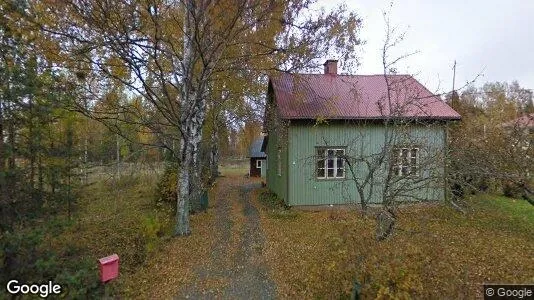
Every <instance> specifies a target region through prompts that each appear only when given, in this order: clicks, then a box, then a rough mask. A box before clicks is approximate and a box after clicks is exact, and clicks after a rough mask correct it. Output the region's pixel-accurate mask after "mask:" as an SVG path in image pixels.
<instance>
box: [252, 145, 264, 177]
mask: <svg viewBox="0 0 534 300" xmlns="http://www.w3.org/2000/svg"><path fill="white" fill-rule="evenodd" d="M262 144H263V137H260V138H258V139H256V140H254V141H253V142H252V145H250V149H249V157H250V171H249V175H250V177H260V176H261V177H265V174H266V173H265V172H266V171H267V163H266V160H267V154H265V152H263V151H262V149H261V146H262Z"/></svg>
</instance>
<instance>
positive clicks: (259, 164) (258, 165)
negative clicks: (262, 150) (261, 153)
mask: <svg viewBox="0 0 534 300" xmlns="http://www.w3.org/2000/svg"><path fill="white" fill-rule="evenodd" d="M261 162H262V160H261V159H258V160H256V168H258V169H261Z"/></svg>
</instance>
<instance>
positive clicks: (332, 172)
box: [328, 169, 334, 178]
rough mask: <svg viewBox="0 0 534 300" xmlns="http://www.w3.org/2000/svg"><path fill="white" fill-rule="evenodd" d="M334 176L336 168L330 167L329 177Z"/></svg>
mask: <svg viewBox="0 0 534 300" xmlns="http://www.w3.org/2000/svg"><path fill="white" fill-rule="evenodd" d="M331 177H334V169H328V178H331Z"/></svg>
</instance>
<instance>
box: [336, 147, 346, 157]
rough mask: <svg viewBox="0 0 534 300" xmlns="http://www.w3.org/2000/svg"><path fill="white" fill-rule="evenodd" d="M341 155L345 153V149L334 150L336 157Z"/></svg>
mask: <svg viewBox="0 0 534 300" xmlns="http://www.w3.org/2000/svg"><path fill="white" fill-rule="evenodd" d="M343 155H345V150H343V149H338V150H336V156H337V157H343Z"/></svg>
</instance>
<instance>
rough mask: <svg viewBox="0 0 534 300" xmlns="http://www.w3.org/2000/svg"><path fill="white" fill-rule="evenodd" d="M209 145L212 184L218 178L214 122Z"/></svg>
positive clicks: (217, 138) (216, 133)
mask: <svg viewBox="0 0 534 300" xmlns="http://www.w3.org/2000/svg"><path fill="white" fill-rule="evenodd" d="M210 145H211V151H210V182H214V181H215V179H216V178H217V176H219V129H218V127H217V123H216V122H215V126H214V128H213V130H212V132H211V139H210Z"/></svg>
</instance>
